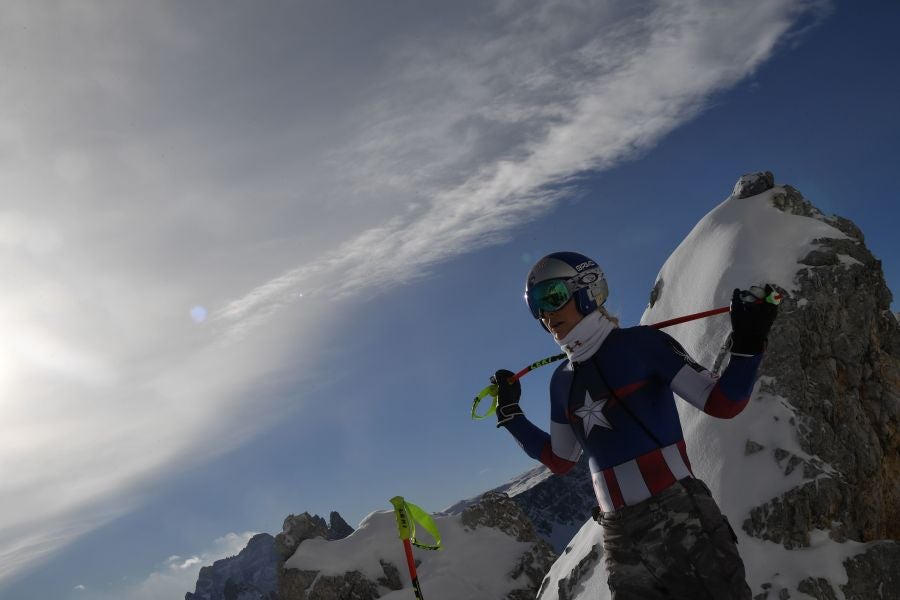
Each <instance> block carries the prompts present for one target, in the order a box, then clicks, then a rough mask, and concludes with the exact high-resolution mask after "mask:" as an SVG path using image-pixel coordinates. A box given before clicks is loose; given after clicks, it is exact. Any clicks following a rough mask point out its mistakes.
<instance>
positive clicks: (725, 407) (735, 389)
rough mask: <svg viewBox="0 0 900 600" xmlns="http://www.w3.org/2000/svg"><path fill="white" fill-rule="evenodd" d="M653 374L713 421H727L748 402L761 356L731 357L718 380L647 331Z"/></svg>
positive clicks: (659, 335) (669, 340) (669, 341)
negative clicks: (711, 417)
mask: <svg viewBox="0 0 900 600" xmlns="http://www.w3.org/2000/svg"><path fill="white" fill-rule="evenodd" d="M648 334H651V335H652V337H653V338H654V339H653V340H651V342H650V344H649V346H650V348H651V351H650V353H649V355H650V359H651V361H652V363H653V364H652V367H653V370H654V371H655V372H656V374H657V375H658V376H659V377H660V378H661V379H662V380H663V381H664V382H666V383H667V384H668V385H669V387H670V388H671V389H672V391H673V392H674V393H676V394H678V395H679V396H680V397H681V398H683V399H684V400H685V401H687V402H689V403H690V404H692V405H694V406H696V407H697V408H699V409H700V410H702V411H703V412H705V413H706V414H708V415H711V416H713V417H719V418H722V419H730V418H732V417H734V416H736V415H737V414H739V413H740V412H741V411H742V410H744V407H745V406H747V403H748V402H749V401H750V393H751V392H752V391H753V384H754V383H755V382H756V372H757V369H758V368H759V363H760V362H761V361H762V355H761V354H758V355H755V356H740V355H733V356H732V357H731V362H730V363H729V364H728V367H727V368H726V369H725V371H724V372H723V373H722V376H721V377H716V376H715V375H714V374H713V373H711V372H710V371H709V370H708V369H706V368H704V367H702V366H701V365H699V364H697V363H696V362H695V361H694V360H693V359H692V358H691V357H690V355H689V354H688V353H687V351H685V349H684V348H683V347H682V346H681V344H679V343H678V342H677V341H676V340H675V339H674V338H673V337H672V336H670V335H668V334H666V333H663V332H661V331H657V330H649V331H648Z"/></svg>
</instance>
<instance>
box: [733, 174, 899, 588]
mask: <svg viewBox="0 0 900 600" xmlns="http://www.w3.org/2000/svg"><path fill="white" fill-rule="evenodd" d="M783 190H784V191H783V193H776V194H775V195H774V197H773V204H774V205H775V207H776V208H778V209H779V210H782V211H784V212H786V213H789V214H793V215H798V216H802V217H807V218H812V219H817V220H820V221H823V222H826V223H828V224H829V225H831V226H833V227H834V228H835V229H837V230H838V231H840V232H841V233H842V234H843V236H841V235H840V234H838V233H837V232H836V233H835V236H834V237H833V238H823V239H818V240H815V243H816V247H815V248H813V249H812V250H811V251H810V252H809V253H808V254H807V255H806V256H805V257H804V258H803V259H802V260H801V261H800V264H801V266H802V267H805V268H801V270H800V271H799V273H798V276H797V279H796V281H795V283H796V284H797V287H798V289H797V290H796V291H795V293H793V294H791V295H790V297H788V298H786V299H785V301H784V303H783V304H782V307H781V310H780V314H779V317H778V320H777V321H776V323H775V327H774V328H773V330H772V334H771V335H770V344H769V348H768V351H767V353H766V358H765V360H764V362H763V364H762V367H761V369H760V373H761V375H762V378H761V379H762V381H763V385H762V390H763V391H766V392H769V393H772V394H775V395H777V396H779V397H781V398H784V399H785V401H786V402H787V403H789V405H790V408H791V410H792V411H793V412H794V415H795V416H794V417H793V418H792V424H793V425H794V426H795V428H796V432H797V436H798V439H799V441H800V445H801V448H802V450H803V451H804V452H805V453H806V454H808V455H809V456H814V457H817V458H816V459H814V460H812V461H810V460H808V459H806V458H801V457H798V456H794V455H792V454H791V453H789V452H787V451H785V450H781V449H767V450H769V451H771V452H772V454H771V456H772V459H773V460H775V461H776V462H777V463H778V464H779V466H780V467H783V469H784V472H785V474H789V473H790V471H791V470H793V469H800V468H802V469H803V474H804V477H805V479H806V482H805V483H803V484H802V485H800V486H798V487H795V488H794V489H792V490H790V491H788V492H786V493H785V494H783V495H782V496H780V497H778V498H773V499H772V500H771V501H769V502H767V503H765V504H763V505H761V506H758V507H756V508H755V509H753V510H752V511H751V513H750V515H749V517H748V518H747V519H746V520H745V521H744V523H743V529H744V531H745V532H747V533H748V534H749V535H752V536H755V537H759V538H762V539H766V540H770V541H773V542H777V543H779V544H782V545H783V546H784V547H785V548H788V549H794V548H802V547H806V546H809V545H810V535H811V532H813V531H814V530H824V531H827V532H828V533H829V535H830V537H831V538H832V539H834V540H836V541H839V542H842V541H846V540H854V541H859V542H878V543H875V544H873V546H872V547H871V548H870V549H868V550H867V551H865V552H862V553H860V554H858V555H856V556H855V557H853V558H850V559H847V560H846V561H845V562H844V567H845V569H846V571H847V577H848V583H847V584H846V585H844V586H841V592H842V593H843V594H844V596H845V597H846V598H878V597H881V598H889V597H890V598H900V591H897V590H898V588H897V585H898V584H897V579H898V578H897V575H896V573H897V565H898V564H900V560H898V556H900V544H898V543H897V541H896V540H898V539H900V323H898V320H897V319H896V318H895V316H894V314H893V313H892V312H891V311H890V305H891V301H892V295H891V292H890V291H889V290H888V288H887V285H886V284H885V281H884V276H883V274H882V270H881V262H880V261H879V260H878V259H876V258H875V257H874V256H872V254H871V252H869V250H868V249H867V248H866V246H865V240H864V238H863V234H862V232H861V231H860V230H859V228H858V227H856V225H854V224H853V223H852V222H851V221H849V220H847V219H844V218H841V217H826V216H824V215H823V214H822V213H821V212H820V211H819V210H818V209H817V208H815V207H814V206H813V205H812V204H811V203H810V202H808V201H807V200H806V199H804V198H803V196H802V194H801V193H800V192H799V191H797V190H796V189H794V188H792V187H790V186H784V188H783ZM756 446H759V445H758V444H755V442H752V441H748V449H752V450H753V451H761V450H762V448H761V447H760V448H759V449H757V448H756ZM749 451H750V450H748V452H749ZM891 586H893V587H891ZM798 590H799V591H801V592H803V593H804V594H807V595H808V596H811V597H813V598H817V599H820V600H829V599H831V598H837V597H839V596H838V595H837V594H836V591H835V590H834V589H833V587H832V585H831V584H830V583H829V582H828V581H826V580H824V579H814V578H809V579H806V580H804V581H803V582H802V583H801V585H800V586H798ZM887 590H893V591H891V592H890V593H888V592H887ZM782 592H786V590H782ZM891 594H892V595H891ZM768 597H773V596H771V595H770V594H769V593H764V594H760V595H759V596H757V598H760V599H762V598H768Z"/></svg>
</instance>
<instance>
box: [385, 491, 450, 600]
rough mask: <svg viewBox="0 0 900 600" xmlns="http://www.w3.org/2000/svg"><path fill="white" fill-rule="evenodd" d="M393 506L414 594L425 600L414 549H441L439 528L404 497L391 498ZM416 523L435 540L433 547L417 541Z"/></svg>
mask: <svg viewBox="0 0 900 600" xmlns="http://www.w3.org/2000/svg"><path fill="white" fill-rule="evenodd" d="M391 504H392V505H393V506H394V517H396V519H397V533H398V534H399V535H400V539H401V540H403V551H404V552H405V553H406V566H407V567H408V568H409V577H410V579H411V580H412V586H413V592H414V593H415V595H416V600H424V597H423V596H422V587H421V586H420V585H419V574H418V573H417V572H416V561H415V560H413V553H412V547H413V545H415V546H416V547H418V548H424V549H426V550H440V549H441V534H440V533H439V532H438V529H437V526H436V525H435V524H434V521H433V520H432V518H431V517H430V516H429V515H428V513H426V512H425V511H424V510H422V509H421V508H419V507H418V506H416V505H415V504H410V503H409V502H407V501H406V500H404V499H403V496H394V497H393V498H391ZM416 522H418V523H419V524H420V525H421V526H422V527H424V528H425V530H426V531H428V533H430V534H431V537H433V538H434V541H435V543H434V544H433V545H429V544H422V543H419V542H418V541H417V540H416Z"/></svg>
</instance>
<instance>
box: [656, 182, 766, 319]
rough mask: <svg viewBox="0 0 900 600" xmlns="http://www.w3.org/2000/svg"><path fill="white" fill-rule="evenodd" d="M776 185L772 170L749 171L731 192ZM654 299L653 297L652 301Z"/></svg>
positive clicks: (738, 195) (746, 192) (746, 194)
mask: <svg viewBox="0 0 900 600" xmlns="http://www.w3.org/2000/svg"><path fill="white" fill-rule="evenodd" d="M773 187H775V176H774V175H773V174H772V171H760V172H758V173H747V174H746V175H742V176H741V178H740V179H738V180H737V183H736V184H734V190H732V192H731V197H732V198H738V199H740V198H749V197H750V196H756V195H757V194H762V193H763V192H765V191H767V190H771V189H772V188H773ZM652 301H653V300H652V299H651V302H652Z"/></svg>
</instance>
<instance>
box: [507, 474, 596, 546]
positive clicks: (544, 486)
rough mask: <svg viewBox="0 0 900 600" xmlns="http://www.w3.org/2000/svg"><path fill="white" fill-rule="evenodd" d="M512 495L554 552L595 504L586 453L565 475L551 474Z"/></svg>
mask: <svg viewBox="0 0 900 600" xmlns="http://www.w3.org/2000/svg"><path fill="white" fill-rule="evenodd" d="M543 469H544V467H542V470H543ZM511 496H512V500H513V501H514V502H515V503H516V504H518V505H519V507H520V508H521V509H522V511H523V512H524V513H525V514H526V515H528V518H529V520H530V521H531V522H532V523H533V524H534V528H535V531H536V532H537V534H538V535H539V536H540V537H541V538H543V539H544V540H546V541H547V542H549V543H550V544H551V545H552V546H553V550H554V551H555V552H556V553H557V554H559V553H561V552H562V551H563V549H564V548H565V547H566V544H568V543H569V540H571V539H572V536H573V535H574V534H575V533H576V532H577V531H578V530H579V529H580V528H581V526H582V525H584V522H585V521H586V520H588V519H589V518H591V511H592V510H593V509H594V507H595V506H596V505H597V500H596V498H595V497H594V489H593V486H592V484H591V475H590V471H589V469H588V464H587V459H586V458H585V457H581V460H579V461H578V464H576V465H575V466H574V467H572V469H571V470H570V471H569V472H568V473H566V474H565V475H551V476H549V477H547V478H546V479H544V480H543V481H541V482H540V483H539V484H537V485H535V486H533V487H530V488H528V489H527V490H525V491H523V492H520V493H518V494H515V495H512V494H511Z"/></svg>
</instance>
